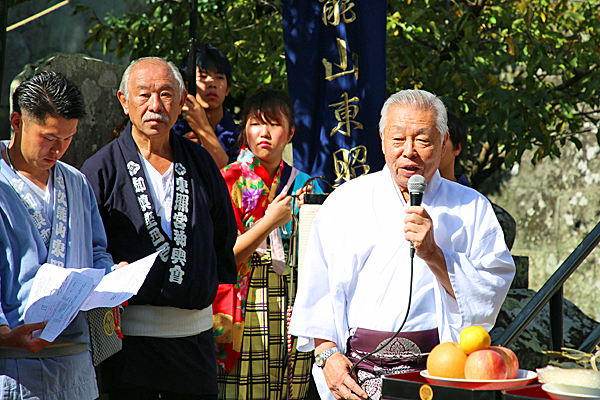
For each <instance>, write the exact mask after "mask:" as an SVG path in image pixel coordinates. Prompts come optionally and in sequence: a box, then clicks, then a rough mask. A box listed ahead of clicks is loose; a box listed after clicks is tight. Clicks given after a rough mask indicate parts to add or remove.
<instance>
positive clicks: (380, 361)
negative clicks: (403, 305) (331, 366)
mask: <svg viewBox="0 0 600 400" xmlns="http://www.w3.org/2000/svg"><path fill="white" fill-rule="evenodd" d="M394 333H395V332H382V331H374V330H370V329H363V328H352V329H351V332H350V337H349V338H348V346H347V349H348V350H347V351H346V355H347V357H348V358H349V359H350V361H352V363H353V364H356V363H357V362H358V360H360V359H361V358H362V357H363V356H365V355H367V354H369V353H370V352H372V351H373V350H375V349H378V348H379V347H381V346H382V345H383V344H385V342H386V341H387V340H388V339H389V338H391V337H392V336H394ZM438 343H439V336H438V330H437V328H434V329H429V330H426V331H417V332H400V333H399V334H398V336H396V337H395V338H394V339H392V341H391V342H390V343H388V344H386V345H385V346H384V347H383V348H382V349H381V350H379V351H377V352H376V353H374V354H371V355H370V356H368V357H367V358H365V359H364V360H362V361H361V362H360V363H359V364H358V365H357V366H356V372H357V377H358V383H359V385H360V386H361V387H362V388H363V390H364V391H365V392H367V394H368V395H369V396H370V397H371V399H373V400H378V399H380V398H381V376H383V375H388V374H399V373H403V372H411V371H420V370H423V369H425V368H426V366H425V365H426V360H427V357H426V355H424V353H429V352H430V351H431V350H432V349H433V348H434V347H435V346H436V345H437V344H438Z"/></svg>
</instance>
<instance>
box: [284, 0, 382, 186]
mask: <svg viewBox="0 0 600 400" xmlns="http://www.w3.org/2000/svg"><path fill="white" fill-rule="evenodd" d="M350 4H352V5H353V7H352V9H346V7H347V6H349V5H350ZM333 7H339V9H338V11H340V15H341V17H340V20H339V24H338V25H333V23H334V21H332V19H333V18H332V17H333V15H334V13H333V11H334V10H333ZM324 13H325V17H326V18H325V19H326V22H324V21H323V18H324ZM386 13H387V2H386V1H384V0H378V1H360V2H359V1H354V2H351V3H345V2H335V4H334V2H330V1H326V2H322V1H319V2H317V1H306V0H283V1H282V15H283V33H284V41H285V53H286V67H287V76H288V87H289V94H290V96H291V98H292V99H293V100H294V102H295V105H294V106H295V111H296V134H295V135H294V138H293V145H294V166H295V167H296V168H298V169H300V170H302V171H306V172H307V173H308V174H309V175H311V176H325V177H326V179H327V180H328V181H329V183H331V184H332V185H339V184H341V183H343V182H344V181H345V180H346V178H348V179H349V178H353V177H355V176H359V175H363V174H364V173H366V172H367V171H368V170H370V171H379V170H380V169H381V168H382V167H383V164H384V158H383V154H382V152H381V141H380V138H379V130H378V123H379V113H380V110H381V106H382V105H383V103H384V101H385V99H386V83H385V79H386V64H385V62H386V59H385V42H386ZM352 15H356V19H355V20H354V21H352V22H345V21H344V18H346V20H347V21H350V18H351V17H352ZM337 39H341V40H343V41H344V42H345V44H346V47H347V49H346V54H345V55H346V57H347V67H346V69H345V70H343V69H342V68H341V67H340V66H339V65H341V64H342V63H341V58H340V53H339V51H338V45H337ZM354 54H356V55H357V56H358V62H357V65H355V63H354V59H355V58H354V59H353V57H354ZM323 60H327V61H328V62H329V63H331V66H332V75H333V74H338V73H343V72H351V71H352V72H351V73H347V74H345V75H341V76H339V77H336V78H333V79H331V80H327V79H326V71H325V67H324V61H323ZM357 68H358V72H357V73H356V69H357ZM353 69H354V71H353ZM356 74H357V75H358V78H357V77H356ZM344 94H347V96H348V99H349V100H351V99H353V98H354V97H356V98H357V99H358V101H357V102H349V106H350V108H351V109H352V107H353V106H358V113H356V115H355V116H354V117H353V118H351V120H352V121H356V122H358V123H360V124H362V129H359V128H358V126H357V125H356V124H355V123H354V122H350V125H349V126H350V132H348V126H343V127H341V129H342V130H344V131H346V133H348V134H349V135H350V136H346V135H344V134H342V133H340V132H339V131H338V132H336V133H334V134H333V136H332V135H331V133H332V131H333V130H334V129H335V128H336V127H337V126H338V123H339V122H340V121H339V120H338V119H337V118H336V110H337V109H338V107H337V106H334V105H335V104H337V103H340V102H342V101H343V96H344ZM341 119H342V120H343V116H341ZM359 146H365V147H366V150H367V152H366V163H363V162H361V157H363V156H364V151H363V150H362V149H361V148H359ZM350 149H354V151H350V152H349V150H350ZM336 152H337V154H335V153H336ZM344 153H345V154H344ZM334 154H335V160H334ZM365 164H366V165H365ZM367 166H368V167H367ZM336 179H338V180H337V181H336Z"/></svg>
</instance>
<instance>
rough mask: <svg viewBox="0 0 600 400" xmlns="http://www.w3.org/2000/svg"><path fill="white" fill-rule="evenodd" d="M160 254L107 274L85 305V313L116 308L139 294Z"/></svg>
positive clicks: (151, 255)
mask: <svg viewBox="0 0 600 400" xmlns="http://www.w3.org/2000/svg"><path fill="white" fill-rule="evenodd" d="M157 256H158V252H156V253H154V254H150V255H149V256H146V257H144V258H141V259H139V260H137V261H136V262H133V263H131V264H129V265H126V266H125V267H123V268H119V269H117V270H114V271H113V272H111V273H110V274H107V275H106V276H105V277H104V278H103V279H102V281H101V282H100V284H99V285H98V286H97V287H96V288H95V289H94V291H93V292H92V294H91V295H90V297H89V298H88V299H87V300H86V302H85V303H84V304H83V306H82V307H81V309H82V310H83V311H87V310H91V309H92V308H97V307H116V306H118V305H119V304H121V303H123V302H124V301H126V300H129V299H130V298H131V297H133V296H134V295H135V294H137V292H138V290H140V287H142V284H143V283H144V280H146V276H147V275H148V272H150V268H152V265H154V260H156V257H157Z"/></svg>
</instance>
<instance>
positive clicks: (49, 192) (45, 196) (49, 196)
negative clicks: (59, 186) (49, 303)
mask: <svg viewBox="0 0 600 400" xmlns="http://www.w3.org/2000/svg"><path fill="white" fill-rule="evenodd" d="M48 172H50V176H49V177H48V183H47V184H46V191H44V190H43V189H42V188H41V187H39V186H38V185H36V184H35V183H33V181H31V180H30V179H29V178H27V177H26V176H25V175H23V174H22V173H20V172H19V171H17V175H19V178H21V179H22V180H23V181H24V182H25V183H26V184H27V186H29V188H30V189H31V191H32V192H33V194H35V197H37V198H38V200H39V201H40V202H41V203H42V206H43V207H44V212H45V213H46V216H47V217H48V224H49V226H52V218H53V216H54V195H53V194H54V179H53V175H54V174H53V171H52V170H50V171H48Z"/></svg>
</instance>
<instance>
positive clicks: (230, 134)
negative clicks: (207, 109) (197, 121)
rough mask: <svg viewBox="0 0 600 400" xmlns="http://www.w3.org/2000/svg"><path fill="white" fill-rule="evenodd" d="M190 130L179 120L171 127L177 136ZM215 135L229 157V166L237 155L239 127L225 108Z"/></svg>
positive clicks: (185, 122)
mask: <svg viewBox="0 0 600 400" xmlns="http://www.w3.org/2000/svg"><path fill="white" fill-rule="evenodd" d="M191 130H192V128H190V125H189V124H188V123H187V121H186V120H185V119H180V120H179V121H177V122H176V123H175V125H173V132H175V133H176V134H178V135H179V136H183V135H185V134H186V133H188V132H190V131H191ZM215 135H217V139H219V142H221V146H223V149H224V150H225V153H227V155H228V156H229V164H231V163H232V162H234V161H235V160H236V158H237V155H238V153H239V149H238V148H237V139H238V136H239V135H240V126H239V125H238V124H236V123H235V121H234V120H233V117H232V116H231V114H230V113H229V110H227V109H226V108H225V107H223V118H221V121H220V122H219V124H218V125H217V128H216V129H215Z"/></svg>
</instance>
